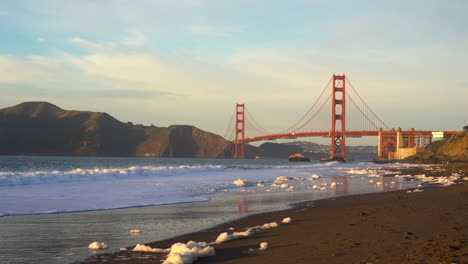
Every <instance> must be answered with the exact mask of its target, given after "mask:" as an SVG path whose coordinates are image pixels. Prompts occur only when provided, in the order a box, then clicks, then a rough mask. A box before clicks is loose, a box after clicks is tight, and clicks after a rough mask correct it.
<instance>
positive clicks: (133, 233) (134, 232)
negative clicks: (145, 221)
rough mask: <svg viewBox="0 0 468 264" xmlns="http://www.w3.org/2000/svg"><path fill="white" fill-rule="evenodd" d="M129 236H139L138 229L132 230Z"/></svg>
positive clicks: (139, 231)
mask: <svg viewBox="0 0 468 264" xmlns="http://www.w3.org/2000/svg"><path fill="white" fill-rule="evenodd" d="M130 234H132V235H139V234H141V230H140V229H132V230H130Z"/></svg>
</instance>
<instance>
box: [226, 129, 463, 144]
mask: <svg viewBox="0 0 468 264" xmlns="http://www.w3.org/2000/svg"><path fill="white" fill-rule="evenodd" d="M432 132H440V131H432V130H405V131H401V133H402V134H403V135H405V136H417V137H432ZM442 132H444V134H446V135H457V134H461V133H462V132H460V131H442ZM396 133H397V131H394V130H384V131H382V135H394V134H396ZM378 135H379V131H377V130H376V131H335V132H334V133H332V132H330V131H323V132H297V133H278V134H267V135H263V136H256V137H249V138H244V139H238V140H237V143H247V142H253V141H261V140H272V139H280V138H286V139H287V138H289V139H293V138H298V137H331V136H345V137H362V136H378ZM235 143H236V142H235Z"/></svg>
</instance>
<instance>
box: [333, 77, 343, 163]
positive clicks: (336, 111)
mask: <svg viewBox="0 0 468 264" xmlns="http://www.w3.org/2000/svg"><path fill="white" fill-rule="evenodd" d="M332 82H333V86H332V89H333V90H332V116H331V121H332V123H331V131H330V137H331V152H330V159H334V158H338V157H341V158H343V159H344V158H345V139H346V138H345V135H344V132H345V131H346V76H345V75H344V74H343V75H341V76H340V75H335V74H333V80H332ZM337 122H338V131H340V132H341V133H337Z"/></svg>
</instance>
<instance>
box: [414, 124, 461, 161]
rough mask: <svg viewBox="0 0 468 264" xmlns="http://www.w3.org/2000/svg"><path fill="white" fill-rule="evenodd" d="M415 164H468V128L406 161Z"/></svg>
mask: <svg viewBox="0 0 468 264" xmlns="http://www.w3.org/2000/svg"><path fill="white" fill-rule="evenodd" d="M406 161H408V162H414V163H447V162H468V126H465V127H464V132H463V133H462V134H460V135H454V136H452V137H450V138H447V139H444V140H440V141H435V142H432V143H431V144H429V145H427V146H426V147H425V148H424V151H423V152H420V153H417V154H416V155H413V156H410V157H408V158H407V159H406Z"/></svg>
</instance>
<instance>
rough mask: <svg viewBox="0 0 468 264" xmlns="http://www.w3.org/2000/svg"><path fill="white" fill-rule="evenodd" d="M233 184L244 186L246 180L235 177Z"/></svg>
mask: <svg viewBox="0 0 468 264" xmlns="http://www.w3.org/2000/svg"><path fill="white" fill-rule="evenodd" d="M233 184H234V185H236V186H246V185H247V181H246V180H242V179H237V180H235V181H234V182H233Z"/></svg>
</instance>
